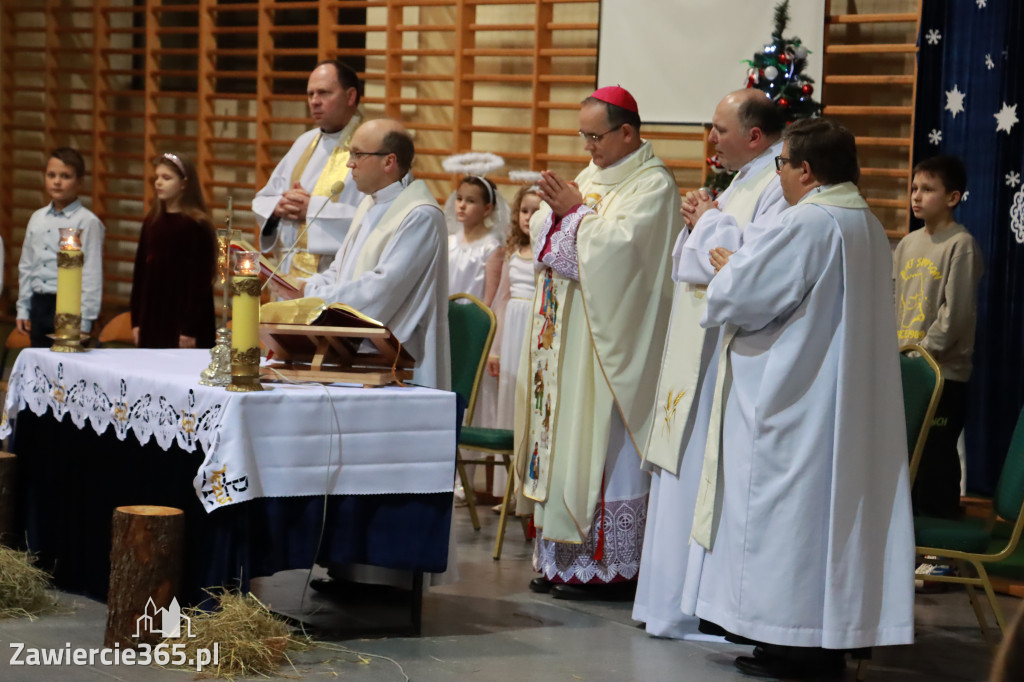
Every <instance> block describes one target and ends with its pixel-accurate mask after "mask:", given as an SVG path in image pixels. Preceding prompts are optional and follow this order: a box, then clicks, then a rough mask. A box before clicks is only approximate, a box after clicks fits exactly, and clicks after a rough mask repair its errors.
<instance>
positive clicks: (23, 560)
mask: <svg viewBox="0 0 1024 682" xmlns="http://www.w3.org/2000/svg"><path fill="white" fill-rule="evenodd" d="M34 564H35V559H34V557H33V556H32V555H31V554H28V553H27V552H19V551H17V550H13V549H11V548H9V547H4V546H3V545H0V618H25V617H27V618H34V617H35V616H37V615H40V614H43V613H51V612H53V611H56V610H57V595H56V594H55V593H54V592H53V591H52V590H51V589H50V580H51V576H50V574H49V573H47V572H46V571H44V570H42V569H40V568H36V566H35V565H34Z"/></svg>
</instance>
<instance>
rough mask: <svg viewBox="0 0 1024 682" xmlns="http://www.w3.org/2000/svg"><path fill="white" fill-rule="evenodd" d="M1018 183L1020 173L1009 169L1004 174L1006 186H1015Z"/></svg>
mask: <svg viewBox="0 0 1024 682" xmlns="http://www.w3.org/2000/svg"><path fill="white" fill-rule="evenodd" d="M1019 184H1020V173H1018V172H1017V171H1010V172H1009V173H1007V174H1006V186H1007V187H1016V186H1017V185H1019Z"/></svg>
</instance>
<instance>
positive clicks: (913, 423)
mask: <svg viewBox="0 0 1024 682" xmlns="http://www.w3.org/2000/svg"><path fill="white" fill-rule="evenodd" d="M900 375H901V377H902V379H903V410H904V413H905V414H906V418H907V452H909V453H910V485H914V479H915V478H916V477H917V468H918V466H920V464H921V454H922V453H923V452H924V445H925V443H926V442H927V441H928V432H929V431H930V430H931V428H932V420H933V419H934V418H935V410H936V409H938V407H939V399H940V398H941V397H942V370H941V369H940V367H939V363H937V362H935V358H933V357H932V356H931V354H930V353H929V352H928V351H926V350H925V349H924V348H922V347H921V346H918V345H917V344H911V345H909V346H904V347H903V348H900Z"/></svg>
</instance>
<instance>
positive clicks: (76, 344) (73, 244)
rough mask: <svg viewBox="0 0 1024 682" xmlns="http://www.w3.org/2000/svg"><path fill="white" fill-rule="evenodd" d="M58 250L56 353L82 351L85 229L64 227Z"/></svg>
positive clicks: (83, 336)
mask: <svg viewBox="0 0 1024 682" xmlns="http://www.w3.org/2000/svg"><path fill="white" fill-rule="evenodd" d="M58 231H59V232H60V240H59V242H58V250H57V306H56V314H55V315H54V316H53V329H54V333H53V345H52V346H50V350H52V351H55V352H57V353H82V352H85V351H86V350H87V349H86V348H85V347H84V346H83V345H82V339H83V338H88V337H87V336H86V335H84V334H82V266H83V265H84V264H85V255H84V254H83V253H82V228H80V227H61V228H59V230H58Z"/></svg>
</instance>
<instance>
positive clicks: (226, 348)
mask: <svg viewBox="0 0 1024 682" xmlns="http://www.w3.org/2000/svg"><path fill="white" fill-rule="evenodd" d="M233 218H234V216H233V211H232V206H231V197H230V196H228V210H227V216H225V218H224V227H222V228H220V229H219V230H217V270H218V272H219V273H220V284H221V294H222V298H221V309H220V311H221V317H220V328H219V329H218V330H217V343H216V344H215V345H214V347H213V348H211V349H210V365H209V366H208V367H207V368H206V369H204V370H203V371H202V372H201V373H200V375H199V383H200V384H202V385H203V386H227V385H228V383H230V381H231V330H230V329H228V292H229V289H230V287H231V282H230V273H231V239H232V231H231V221H232V219H233Z"/></svg>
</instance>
